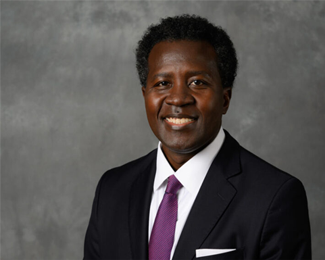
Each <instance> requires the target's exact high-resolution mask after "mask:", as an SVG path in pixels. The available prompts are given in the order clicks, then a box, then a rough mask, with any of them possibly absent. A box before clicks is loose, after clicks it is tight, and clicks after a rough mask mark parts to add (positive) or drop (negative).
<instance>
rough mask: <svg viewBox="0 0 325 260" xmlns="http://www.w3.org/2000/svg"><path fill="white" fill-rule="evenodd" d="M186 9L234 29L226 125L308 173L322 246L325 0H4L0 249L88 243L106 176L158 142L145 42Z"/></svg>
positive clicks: (251, 145)
mask: <svg viewBox="0 0 325 260" xmlns="http://www.w3.org/2000/svg"><path fill="white" fill-rule="evenodd" d="M181 13H195V14H199V15H202V16H204V17H206V18H208V19H209V20H210V21H212V22H213V23H215V24H218V25H220V26H222V27H223V28H225V29H226V30H227V32H228V33H229V34H230V36H231V38H232V39H233V41H234V44H235V47H236V48H237V51H238V57H239V64H240V65H239V72H238V77H237V79H236V83H235V88H234V93H233V99H232V102H231V107H230V110H229V112H228V114H227V115H226V117H225V118H224V124H223V125H224V128H226V129H227V130H228V131H229V132H230V133H231V134H232V135H233V136H234V137H235V138H237V140H238V141H239V142H240V143H241V144H242V145H243V146H244V147H246V148H247V149H249V150H251V151H252V152H254V153H255V154H257V155H258V156H260V157H262V158H263V159H265V160H267V161H269V162H271V163H272V164H274V165H275V166H277V167H279V168H281V169H283V170H285V171H287V172H289V173H291V174H292V175H294V176H296V177H298V178H299V179H300V180H302V182H303V183H304V185H305V188H306V191H307V195H308V200H309V211H310V219H311V226H312V238H313V254H314V259H325V249H324V245H325V234H324V230H325V227H324V226H325V224H324V219H325V195H324V190H325V175H324V168H325V158H324V154H325V146H324V144H325V142H324V137H325V121H324V119H325V118H324V115H325V91H324V87H325V86H324V84H325V76H324V75H325V73H324V68H325V47H324V46H325V45H324V43H325V19H324V17H325V2H221V1H220V2H211V1H209V2H202V1H197V2H138V1H137V2H126V1H119V2H108V1H95V2H90V1H81V2H73V1H60V2H55V1H47V2H45V1H43V2H41V1H25V2H24V1H6V2H4V1H3V2H1V55H2V56H1V73H2V77H1V85H2V93H1V119H2V121H1V123H2V124H1V152H2V154H1V156H2V164H1V170H2V180H1V195H2V197H1V199H2V205H1V218H2V223H1V244H2V252H1V254H2V256H1V259H3V260H9V259H14V260H20V259H44V260H51V259H80V258H81V257H82V254H83V253H82V251H83V240H84V235H85V231H86V227H87V224H88V220H89V216H90V210H91V204H92V200H93V196H94V192H95V187H96V184H97V182H98V180H99V178H100V176H101V175H102V174H103V173H104V172H105V171H106V170H107V169H109V168H112V167H114V166H118V165H121V164H123V163H125V162H128V161H129V160H132V159H135V158H137V157H139V156H141V155H144V154H146V153H148V152H149V151H151V150H152V149H153V148H155V147H156V146H157V140H156V139H155V137H154V136H153V134H151V130H150V129H149V126H148V123H147V121H146V116H145V110H144V105H143V100H142V95H141V90H140V85H139V82H138V78H137V75H136V70H135V65H134V64H135V58H134V49H135V46H136V43H137V41H138V40H139V39H140V37H141V35H142V33H143V31H144V30H145V28H146V27H147V26H148V25H149V24H151V23H156V22H158V21H159V18H160V17H165V16H169V15H175V14H181ZM108 246H109V245H108Z"/></svg>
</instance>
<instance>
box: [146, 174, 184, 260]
mask: <svg viewBox="0 0 325 260" xmlns="http://www.w3.org/2000/svg"><path fill="white" fill-rule="evenodd" d="M181 187H182V184H181V183H180V182H179V181H178V180H177V179H176V177H175V175H171V176H169V178H168V184H167V188H166V191H165V195H164V198H163V200H162V202H161V203H160V206H159V209H158V212H157V215H156V219H155V223H154V225H153V228H152V231H151V236H150V242H149V260H157V259H159V260H169V259H170V252H171V250H172V247H173V243H174V235H175V226H176V220H177V191H178V190H179V189H180V188H181Z"/></svg>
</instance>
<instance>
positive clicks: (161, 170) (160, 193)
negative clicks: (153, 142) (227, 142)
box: [148, 127, 225, 259]
mask: <svg viewBox="0 0 325 260" xmlns="http://www.w3.org/2000/svg"><path fill="white" fill-rule="evenodd" d="M224 139H225V133H224V131H223V129H222V127H221V128H220V130H219V133H218V135H217V137H216V138H215V139H214V140H213V141H212V142H211V143H210V144H209V145H208V146H207V147H206V148H204V149H203V150H202V151H201V152H199V153H198V154H196V155H195V156H193V157H192V158H191V159H190V160H188V161H187V162H186V163H185V164H183V165H182V166H181V167H180V168H179V169H178V170H177V171H176V172H175V171H174V170H173V168H172V167H171V166H170V164H169V162H168V161H167V159H166V157H165V155H164V153H163V152H162V150H161V147H160V146H161V143H160V142H159V143H158V152H157V169H156V176H155V180H154V184H153V194H152V199H151V205H150V214H149V236H148V237H149V240H150V234H151V231H152V227H153V224H154V222H155V218H156V214H157V212H158V208H159V205H160V203H161V201H162V199H163V197H164V194H165V190H166V187H167V179H168V177H169V176H170V175H173V174H175V176H176V178H177V179H178V180H179V182H180V183H181V184H182V185H183V187H182V188H181V189H180V190H179V191H178V210H177V222H176V228H175V237H174V244H173V247H172V251H171V254H170V259H172V257H173V255H174V251H175V248H176V245H177V242H178V240H179V237H180V235H181V233H182V230H183V227H184V224H185V222H186V219H187V217H188V214H189V213H190V210H191V208H192V206H193V203H194V201H195V198H196V196H197V194H198V193H199V190H200V188H201V185H202V183H203V180H204V178H205V176H206V174H207V172H208V170H209V168H210V166H211V164H212V161H213V160H214V158H215V157H216V155H217V154H218V152H219V150H220V148H221V146H222V144H223V141H224Z"/></svg>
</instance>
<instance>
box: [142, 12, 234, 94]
mask: <svg viewBox="0 0 325 260" xmlns="http://www.w3.org/2000/svg"><path fill="white" fill-rule="evenodd" d="M178 40H189V41H207V42H208V43H210V44H211V45H212V46H213V47H214V49H215V51H216V54H217V61H216V62H217V66H218V70H219V74H220V77H221V83H222V87H223V88H228V87H230V88H231V87H232V86H233V84H234V80H235V77H236V73H237V66H238V65H237V64H238V62H237V57H236V51H235V48H234V46H233V43H232V41H231V40H230V38H229V36H228V35H227V33H226V32H225V31H224V30H223V29H222V28H220V27H218V26H215V25H213V24H212V23H210V22H209V21H208V20H207V19H205V18H202V17H200V16H196V15H188V14H185V15H181V16H174V17H167V18H164V19H161V21H160V23H159V24H157V25H151V26H150V27H149V28H148V29H147V30H146V32H145V33H144V35H143V37H142V39H141V40H140V41H139V42H138V47H137V49H136V68H137V70H138V75H139V78H140V83H141V85H142V86H144V87H145V86H146V83H147V76H148V71H149V69H148V57H149V54H150V51H151V50H152V48H153V47H154V46H155V45H156V44H157V43H159V42H163V41H171V42H172V41H178Z"/></svg>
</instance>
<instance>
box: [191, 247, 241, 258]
mask: <svg viewBox="0 0 325 260" xmlns="http://www.w3.org/2000/svg"><path fill="white" fill-rule="evenodd" d="M235 250H236V248H231V249H210V248H209V249H196V250H195V253H196V258H198V257H204V256H210V255H219V254H223V253H228V252H231V251H235Z"/></svg>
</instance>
